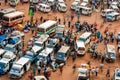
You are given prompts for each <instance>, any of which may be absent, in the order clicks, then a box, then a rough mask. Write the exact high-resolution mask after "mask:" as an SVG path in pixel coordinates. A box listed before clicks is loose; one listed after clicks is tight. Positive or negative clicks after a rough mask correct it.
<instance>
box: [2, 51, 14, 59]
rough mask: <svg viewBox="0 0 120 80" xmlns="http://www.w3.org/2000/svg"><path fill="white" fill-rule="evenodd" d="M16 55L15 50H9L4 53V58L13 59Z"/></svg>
mask: <svg viewBox="0 0 120 80" xmlns="http://www.w3.org/2000/svg"><path fill="white" fill-rule="evenodd" d="M14 57H16V55H15V54H14V53H13V52H9V51H7V52H6V53H5V54H4V55H3V58H7V59H12V58H14Z"/></svg>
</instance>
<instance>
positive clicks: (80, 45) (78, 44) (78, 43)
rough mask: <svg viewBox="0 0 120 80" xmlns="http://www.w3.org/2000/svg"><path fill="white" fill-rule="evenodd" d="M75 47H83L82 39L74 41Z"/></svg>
mask: <svg viewBox="0 0 120 80" xmlns="http://www.w3.org/2000/svg"><path fill="white" fill-rule="evenodd" d="M76 44H77V47H84V48H85V43H84V42H83V41H79V40H77V41H76Z"/></svg>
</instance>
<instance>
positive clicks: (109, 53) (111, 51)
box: [105, 44, 116, 62]
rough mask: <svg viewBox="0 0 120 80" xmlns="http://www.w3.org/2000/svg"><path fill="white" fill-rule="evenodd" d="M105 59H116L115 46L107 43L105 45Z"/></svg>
mask: <svg viewBox="0 0 120 80" xmlns="http://www.w3.org/2000/svg"><path fill="white" fill-rule="evenodd" d="M105 59H106V61H110V62H111V61H112V62H114V61H115V60H116V51H115V46H114V45H110V44H107V46H106V54H105Z"/></svg>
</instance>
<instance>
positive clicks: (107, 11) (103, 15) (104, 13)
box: [101, 9, 115, 17]
mask: <svg viewBox="0 0 120 80" xmlns="http://www.w3.org/2000/svg"><path fill="white" fill-rule="evenodd" d="M113 12H115V11H114V10H113V9H105V10H102V12H101V16H102V17H106V16H107V15H108V14H110V13H113Z"/></svg>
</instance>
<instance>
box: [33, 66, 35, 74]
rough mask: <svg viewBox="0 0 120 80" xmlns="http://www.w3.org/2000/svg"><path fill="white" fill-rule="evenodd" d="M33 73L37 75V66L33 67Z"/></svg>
mask: <svg viewBox="0 0 120 80" xmlns="http://www.w3.org/2000/svg"><path fill="white" fill-rule="evenodd" d="M33 74H34V76H35V75H36V67H35V66H34V67H33Z"/></svg>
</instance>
